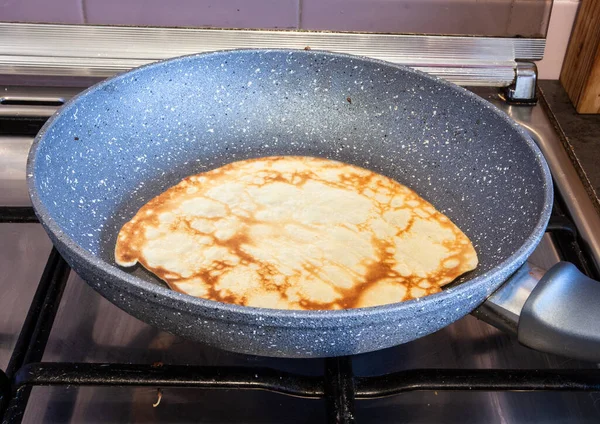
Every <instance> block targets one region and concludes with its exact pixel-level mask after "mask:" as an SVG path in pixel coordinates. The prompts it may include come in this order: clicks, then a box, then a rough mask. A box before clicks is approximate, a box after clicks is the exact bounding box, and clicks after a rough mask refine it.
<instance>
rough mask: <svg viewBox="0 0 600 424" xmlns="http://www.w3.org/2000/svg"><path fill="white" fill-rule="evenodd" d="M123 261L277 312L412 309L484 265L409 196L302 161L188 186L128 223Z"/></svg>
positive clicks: (379, 179) (184, 286)
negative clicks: (412, 302) (400, 305)
mask: <svg viewBox="0 0 600 424" xmlns="http://www.w3.org/2000/svg"><path fill="white" fill-rule="evenodd" d="M115 258H116V261H117V263H118V264H119V265H122V266H127V267H128V266H133V265H135V264H136V263H138V262H139V263H140V264H142V265H143V266H144V267H145V268H146V269H148V270H149V271H151V272H153V273H154V274H156V275H157V276H158V277H159V278H161V279H162V280H164V281H165V282H167V284H168V285H169V286H170V287H171V288H173V289H174V290H178V291H180V292H183V293H187V294H189V295H192V296H197V297H203V298H207V299H212V300H217V301H222V302H228V303H236V304H239V305H246V306H256V307H265V308H275V309H343V308H358V307H366V306H374V305H382V304H387V303H395V302H401V301H403V300H408V299H413V298H418V297H421V296H425V295H427V294H431V293H436V292H438V291H440V287H441V286H443V285H445V284H448V283H449V282H451V281H452V280H454V279H455V278H457V277H458V276H459V275H461V274H463V273H465V272H467V271H470V270H472V269H474V268H475V267H476V266H477V254H476V252H475V249H474V248H473V245H472V244H471V242H470V241H469V239H468V238H467V236H465V234H463V232H462V231H461V230H460V229H459V228H458V227H457V226H456V225H454V224H453V223H452V222H451V221H450V220H449V219H448V218H447V217H446V216H444V215H443V214H441V213H440V212H438V211H436V210H435V208H434V207H433V206H432V205H431V204H430V203H428V202H427V201H425V200H424V199H422V198H421V197H419V196H418V195H417V194H416V193H415V192H413V191H412V190H410V189H409V188H407V187H405V186H403V185H401V184H399V183H397V182H396V181H394V180H392V179H390V178H387V177H384V176H382V175H379V174H376V173H374V172H371V171H368V170H366V169H362V168H359V167H356V166H352V165H348V164H345V163H341V162H336V161H332V160H327V159H318V158H312V157H299V156H278V157H265V158H259V159H251V160H245V161H240V162H233V163H230V164H228V165H225V166H223V167H221V168H217V169H214V170H212V171H208V172H205V173H202V174H198V175H194V176H191V177H188V178H186V179H184V180H183V181H181V182H180V183H179V184H177V185H176V186H174V187H171V188H170V189H168V190H167V191H165V192H164V193H162V194H160V195H159V196H157V197H155V198H154V199H152V200H151V201H149V202H148V203H147V204H146V205H144V206H143V207H142V208H141V209H140V210H139V211H138V212H137V214H136V215H135V216H134V217H133V219H132V220H131V221H129V222H128V223H126V224H125V225H124V226H123V228H122V229H121V231H120V232H119V235H118V239H117V244H116V248H115Z"/></svg>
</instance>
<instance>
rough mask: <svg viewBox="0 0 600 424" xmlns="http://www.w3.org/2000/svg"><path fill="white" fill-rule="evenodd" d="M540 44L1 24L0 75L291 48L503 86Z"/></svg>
mask: <svg viewBox="0 0 600 424" xmlns="http://www.w3.org/2000/svg"><path fill="white" fill-rule="evenodd" d="M545 44H546V41H545V40H544V39H532V38H491V37H454V36H426V35H396V34H371V33H368V34H367V33H339V32H338V33H333V32H307V31H261V30H219V29H186V28H151V27H111V26H92V25H54V24H19V23H0V74H12V75H14V74H20V75H59V76H61V75H73V76H82V75H83V76H92V77H108V76H111V75H114V74H115V73H118V72H122V71H126V70H128V69H131V68H134V67H136V66H140V65H143V64H146V63H150V62H153V61H156V60H161V59H166V58H170V57H174V56H181V55H186V54H192V53H200V52H207V51H214V50H225V49H236V48H283V47H285V48H298V49H302V48H305V47H307V46H309V47H310V48H311V49H318V50H329V51H335V52H340V53H349V54H355V55H362V56H368V57H372V58H377V59H382V60H387V61H390V62H394V63H398V64H402V65H407V66H412V67H414V68H417V69H421V70H423V71H425V72H428V73H430V74H434V75H437V76H439V77H442V78H445V79H448V80H450V81H452V82H454V83H457V84H461V85H488V86H498V87H502V86H507V85H509V84H510V83H511V82H512V81H513V79H514V75H515V73H514V69H515V60H516V59H528V60H539V59H541V58H542V56H543V54H544V47H545Z"/></svg>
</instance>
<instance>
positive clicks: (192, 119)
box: [28, 50, 552, 357]
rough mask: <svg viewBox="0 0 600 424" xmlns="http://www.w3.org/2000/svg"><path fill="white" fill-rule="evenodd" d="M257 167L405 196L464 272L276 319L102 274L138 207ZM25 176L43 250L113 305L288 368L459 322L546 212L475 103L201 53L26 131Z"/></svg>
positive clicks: (323, 71) (355, 76)
mask: <svg viewBox="0 0 600 424" xmlns="http://www.w3.org/2000/svg"><path fill="white" fill-rule="evenodd" d="M270 155H308V156H321V157H326V158H331V159H336V160H340V161H343V162H347V163H350V164H355V165H359V166H362V167H366V168H369V169H371V170H373V171H376V172H379V173H381V174H384V175H387V176H389V177H391V178H393V179H395V180H397V181H399V182H400V183H402V184H405V185H407V186H409V187H411V188H412V189H414V190H415V191H416V192H417V193H419V194H420V195H421V196H423V197H424V198H425V199H427V200H429V201H430V202H432V203H433V204H434V205H435V206H436V207H437V208H438V209H439V210H441V211H442V212H443V213H445V214H447V215H448V216H449V217H450V218H451V219H452V220H453V221H454V222H456V223H457V224H458V225H459V227H460V228H461V229H463V230H464V232H465V233H466V234H467V235H468V236H469V237H470V239H471V240H472V241H473V243H474V245H475V248H476V249H477V252H478V255H479V259H480V264H479V266H478V267H477V269H476V270H475V271H473V272H471V273H469V274H467V275H466V276H464V277H463V278H461V279H460V280H459V281H457V282H455V283H453V284H452V285H450V286H448V287H446V288H445V289H444V290H443V291H442V292H441V293H438V294H434V295H432V296H428V297H425V298H422V299H418V300H412V301H408V302H404V303H398V304H391V305H386V306H379V307H372V308H363V309H353V310H343V311H286V310H271V309H262V308H251V307H244V306H236V305H231V304H225V303H220V302H215V301H210V300H204V299H199V298H194V297H191V296H188V295H184V294H181V293H178V292H175V291H172V290H170V289H168V288H167V287H166V285H164V284H163V283H161V282H159V281H157V280H156V279H155V278H153V277H151V276H150V275H149V273H146V272H144V271H143V270H140V269H138V270H137V271H135V272H131V271H129V270H125V269H121V268H120V267H118V266H116V265H115V262H114V258H113V249H114V244H115V237H116V235H117V233H118V230H119V229H120V227H121V226H122V225H123V224H124V223H125V222H126V221H128V220H129V219H130V218H131V217H132V216H133V214H134V213H135V212H136V211H137V209H138V208H139V207H140V206H142V205H143V204H144V203H145V202H147V201H148V200H149V199H151V198H152V197H154V196H156V195H157V194H159V193H161V192H162V191H164V190H165V189H167V188H168V187H170V186H172V185H174V184H176V183H177V182H179V181H180V179H182V178H184V177H186V176H188V175H190V174H196V173H199V172H202V171H206V170H209V169H211V168H215V167H218V166H221V165H224V164H226V163H229V162H232V161H234V160H241V159H246V158H253V157H259V156H270ZM28 181H29V187H30V193H31V198H32V201H33V205H34V207H35V210H36V213H37V214H38V216H39V218H40V221H41V223H42V224H43V225H44V227H45V228H46V230H47V231H48V234H49V235H50V237H51V238H52V241H53V242H54V244H55V245H56V247H57V248H58V250H59V251H60V252H61V253H62V254H63V256H64V257H65V258H66V260H67V261H68V262H69V263H70V264H71V265H72V267H73V268H74V269H75V271H76V272H78V273H79V274H80V275H81V276H82V277H83V278H84V279H85V280H86V281H87V282H88V283H89V284H90V285H91V286H92V287H93V288H94V289H96V290H97V291H98V292H100V293H101V294H102V295H103V296H105V297H106V298H107V299H109V300H110V301H111V302H113V303H115V304H116V305H117V306H119V307H120V308H122V309H123V310H125V311H127V312H129V313H130V314H132V315H134V316H135V317H137V318H139V319H141V320H143V321H146V322H148V323H150V324H152V325H155V326H157V327H159V328H162V329H165V330H167V331H170V332H172V333H174V334H178V335H180V336H183V337H186V338H189V339H194V340H198V341H202V342H205V343H208V344H210V345H214V346H218V347H221V348H223V349H228V350H233V351H238V352H245V353H252V354H258V355H268V356H287V357H321V356H335V355H346V354H356V353H361V352H367V351H373V350H377V349H382V348H385V347H389V346H394V345H397V344H400V343H404V342H408V341H410V340H413V339H416V338H418V337H421V336H424V335H426V334H429V333H431V332H434V331H436V330H439V329H440V328H442V327H444V326H446V325H448V324H450V323H452V322H453V321H455V320H457V319H459V318H461V317H463V316H464V315H465V314H467V313H469V312H470V311H472V310H473V309H474V308H475V307H477V306H478V305H479V304H481V303H482V302H483V301H484V300H485V298H486V297H487V296H488V295H490V294H491V293H492V292H493V291H494V290H495V289H496V288H498V287H499V286H500V285H501V284H502V283H503V281H505V280H506V279H507V277H508V276H509V275H511V274H512V273H513V272H514V271H515V270H516V269H517V268H518V267H519V266H520V265H521V264H523V263H524V261H525V260H526V258H527V257H528V256H529V254H530V253H531V252H532V250H533V249H534V248H535V246H536V245H537V244H538V242H539V240H540V238H541V236H542V234H543V232H544V229H545V227H546V224H547V221H548V218H549V215H550V211H551V205H552V182H551V178H550V173H549V171H548V167H547V166H546V163H545V161H544V159H543V157H542V155H541V153H540V151H539V150H538V148H537V147H536V145H535V144H534V143H533V142H532V141H531V139H530V138H529V137H528V136H526V135H525V134H524V132H523V131H522V130H521V129H520V128H519V127H517V125H516V124H514V123H513V122H512V121H511V120H510V119H509V118H508V117H507V116H505V115H504V114H503V113H501V112H499V111H498V110H496V109H495V108H494V107H493V106H491V105H490V104H488V103H487V102H485V101H483V100H481V99H479V98H478V97H476V96H475V95H473V94H471V93H469V92H467V91H466V90H464V89H462V88H459V87H456V86H454V85H451V84H449V83H447V82H444V81H440V80H437V79H435V78H433V77H430V76H428V75H425V74H423V73H420V72H416V71H414V70H411V69H407V68H404V67H400V66H396V65H393V64H389V63H385V62H381V61H377V60H370V59H364V58H358V57H352V56H346V55H340V54H331V53H324V52H317V51H290V50H245V51H228V52H217V53H211V54H201V55H195V56H188V57H183V58H177V59H173V60H168V61H164V62H160V63H156V64H152V65H149V66H144V67H142V68H139V69H135V70H133V71H131V72H127V73H125V74H122V75H119V76H117V77H115V78H112V79H109V80H107V81H105V82H102V83H100V84H98V85H95V86H94V87H92V88H90V89H88V90H87V91H85V92H84V93H82V94H81V95H79V96H77V97H76V98H74V99H73V100H71V101H70V102H69V103H68V104H66V105H65V106H64V107H63V108H62V109H61V110H60V111H59V112H58V113H57V114H56V115H55V116H53V117H52V118H51V119H50V120H49V121H48V122H47V123H46V125H45V126H44V128H43V129H42V130H41V132H40V133H39V135H38V136H37V138H36V140H35V142H34V145H33V147H32V150H31V153H30V156H29V163H28Z"/></svg>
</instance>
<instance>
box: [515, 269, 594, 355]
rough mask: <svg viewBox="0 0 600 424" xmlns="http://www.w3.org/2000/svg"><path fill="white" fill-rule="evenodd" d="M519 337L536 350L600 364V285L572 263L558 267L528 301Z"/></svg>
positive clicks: (522, 315)
mask: <svg viewBox="0 0 600 424" xmlns="http://www.w3.org/2000/svg"><path fill="white" fill-rule="evenodd" d="M518 337H519V342H521V343H522V344H523V345H525V346H528V347H530V348H532V349H536V350H539V351H542V352H548V353H554V354H557V355H562V356H568V357H571V358H577V359H583V360H586V361H592V362H600V282H598V281H595V280H592V279H591V278H589V277H587V276H585V275H584V274H582V273H581V272H579V270H578V269H577V268H576V267H575V265H573V264H570V263H568V262H560V263H558V264H556V265H554V266H553V267H552V268H551V269H550V270H548V271H547V272H546V274H545V275H544V276H543V277H542V279H541V280H540V281H539V283H538V284H537V285H536V287H535V288H534V289H533V291H532V292H531V295H530V296H529V298H528V299H527V301H526V302H525V305H524V306H523V310H522V311H521V316H520V318H519V327H518Z"/></svg>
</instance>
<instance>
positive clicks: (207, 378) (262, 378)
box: [0, 196, 600, 424]
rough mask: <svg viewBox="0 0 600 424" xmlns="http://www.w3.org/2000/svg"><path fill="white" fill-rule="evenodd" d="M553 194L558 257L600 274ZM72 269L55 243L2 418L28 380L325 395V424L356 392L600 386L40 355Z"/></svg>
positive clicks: (588, 378)
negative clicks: (55, 359)
mask: <svg viewBox="0 0 600 424" xmlns="http://www.w3.org/2000/svg"><path fill="white" fill-rule="evenodd" d="M563 210H564V209H563V205H562V202H561V200H560V198H558V196H557V201H556V203H555V205H554V210H553V215H552V218H551V222H550V224H549V226H548V231H549V232H550V233H552V236H553V238H554V239H555V241H556V243H557V245H558V248H559V250H560V253H561V255H562V257H563V258H564V259H565V260H568V261H571V262H573V263H575V264H576V265H577V266H578V267H579V268H580V269H581V270H582V271H584V272H585V273H586V274H588V275H590V276H591V277H594V278H598V272H597V270H595V269H593V267H592V266H591V263H592V262H591V261H590V260H589V259H588V257H587V255H586V252H585V251H584V250H582V249H581V247H580V244H579V242H578V239H577V231H576V229H575V226H574V225H573V223H572V222H571V221H570V220H569V219H568V217H567V216H566V215H565V214H564V213H563ZM0 222H4V223H7V222H11V223H28V222H36V219H35V215H34V213H33V211H32V209H31V208H11V207H0ZM69 273H70V268H69V266H68V265H67V263H66V262H65V261H64V259H63V258H62V257H61V256H60V254H59V253H58V252H57V251H56V250H55V249H53V250H52V252H51V254H50V257H49V259H48V262H47V264H46V268H45V269H44V272H43V274H42V277H41V279H40V282H39V285H38V288H37V291H36V293H35V295H34V297H33V300H32V303H31V306H30V308H29V312H28V314H27V317H26V319H25V322H24V324H23V327H22V329H21V333H20V335H19V339H18V340H17V343H16V345H15V348H14V350H13V353H12V356H11V359H10V362H9V364H8V367H7V369H6V370H5V372H2V371H0V417H2V420H3V421H2V422H3V423H6V424H13V423H20V422H21V421H22V418H23V415H24V413H25V408H26V407H27V402H28V399H29V394H30V392H31V389H32V387H33V386H150V387H194V388H204V389H222V388H227V389H236V390H253V389H254V390H256V389H261V390H268V391H272V392H277V393H280V394H282V395H292V396H299V397H304V398H317V399H325V401H326V405H327V417H326V422H328V423H354V422H355V416H354V406H355V403H356V401H358V400H360V399H370V398H378V397H385V396H392V395H396V394H399V393H403V392H408V391H414V390H436V391H442V390H465V391H469V390H481V391H512V390H519V391H531V390H547V391H590V392H592V391H600V369H597V368H590V369H560V370H559V369H543V370H531V369H527V370H523V369H435V368H429V369H412V370H406V371H401V372H396V373H391V374H386V375H381V376H375V377H357V376H355V375H354V374H353V371H352V359H351V358H350V357H342V358H330V359H327V360H326V361H325V370H324V372H323V375H322V376H317V377H315V376H303V375H299V374H292V373H287V372H282V371H277V370H273V369H269V368H257V367H234V366H186V365H168V364H165V365H161V366H156V365H132V364H97V363H93V364H92V363H56V362H40V361H41V360H42V357H43V355H44V350H45V347H46V343H47V341H48V337H49V335H50V332H51V330H52V326H53V323H54V318H55V316H56V312H57V310H58V307H59V305H60V301H61V298H62V294H63V290H64V288H65V285H66V282H67V278H68V276H69Z"/></svg>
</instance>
